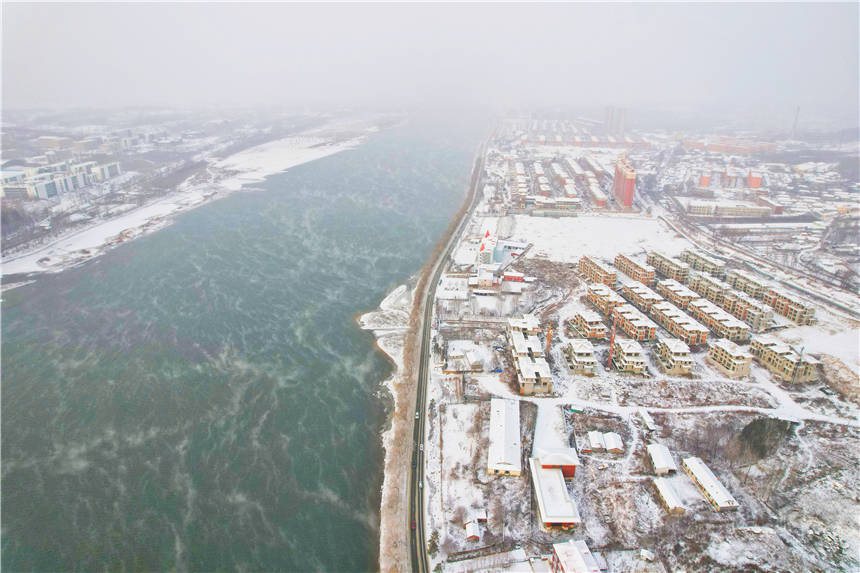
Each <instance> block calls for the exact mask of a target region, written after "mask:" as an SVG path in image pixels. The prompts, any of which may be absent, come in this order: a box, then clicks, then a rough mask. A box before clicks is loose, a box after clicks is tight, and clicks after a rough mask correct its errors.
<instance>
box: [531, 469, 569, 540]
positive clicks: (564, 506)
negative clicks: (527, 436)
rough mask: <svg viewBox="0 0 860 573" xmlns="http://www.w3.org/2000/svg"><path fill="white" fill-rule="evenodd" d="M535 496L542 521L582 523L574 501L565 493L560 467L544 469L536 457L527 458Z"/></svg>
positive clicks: (565, 486) (565, 488) (565, 485)
mask: <svg viewBox="0 0 860 573" xmlns="http://www.w3.org/2000/svg"><path fill="white" fill-rule="evenodd" d="M529 467H530V468H531V473H532V484H533V485H534V490H535V497H536V498H537V501H538V510H539V511H540V516H541V521H542V522H543V523H558V524H562V523H574V524H580V523H582V518H581V517H580V516H579V510H578V509H577V507H576V503H574V501H573V500H572V499H570V495H569V494H568V493H567V484H565V481H564V475H563V474H562V473H561V470H560V469H544V468H542V467H540V464H539V463H538V460H537V458H529Z"/></svg>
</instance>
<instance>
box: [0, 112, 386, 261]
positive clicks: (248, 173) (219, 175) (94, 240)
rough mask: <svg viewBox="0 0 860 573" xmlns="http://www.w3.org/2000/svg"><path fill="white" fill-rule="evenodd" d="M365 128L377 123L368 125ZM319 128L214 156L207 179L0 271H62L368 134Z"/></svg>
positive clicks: (24, 256)
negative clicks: (341, 136)
mask: <svg viewBox="0 0 860 573" xmlns="http://www.w3.org/2000/svg"><path fill="white" fill-rule="evenodd" d="M335 127H336V125H333V126H332V128H335ZM366 131H367V132H370V131H373V129H372V128H367V129H366ZM318 133H319V130H314V131H312V132H308V133H307V134H305V135H300V136H296V137H287V138H284V139H279V140H277V141H272V142H269V143H264V144H262V145H258V146H256V147H252V148H250V149H246V150H243V151H240V152H238V153H236V154H234V155H231V156H229V157H227V158H225V159H222V160H219V161H210V166H209V174H210V176H211V177H210V180H209V181H207V182H204V183H195V184H189V182H188V181H186V182H184V183H182V184H180V185H179V186H178V187H177V189H176V191H175V192H174V193H171V194H170V195H168V196H166V197H163V198H160V199H157V200H156V201H154V202H152V203H150V204H148V205H145V206H142V207H140V208H137V209H134V210H133V211H129V212H126V213H124V214H122V215H120V216H118V217H114V218H111V219H107V220H99V221H95V222H94V223H93V224H92V225H91V226H89V227H88V228H87V229H84V230H82V231H76V232H73V233H72V234H69V235H67V236H64V237H60V238H59V239H57V240H55V241H53V242H52V243H51V244H49V245H46V246H40V247H38V248H36V249H35V250H33V251H30V252H27V253H24V254H20V255H16V256H13V257H10V258H7V259H4V260H3V261H2V269H0V271H2V274H3V275H11V274H18V273H37V272H58V271H61V270H63V269H65V268H68V267H70V266H74V265H77V264H80V263H82V262H84V261H86V260H89V259H91V258H93V257H97V256H98V255H100V254H102V253H103V252H105V251H106V250H108V249H110V248H112V247H114V246H116V245H118V244H121V243H123V242H126V241H128V240H131V239H133V238H136V237H139V236H141V235H144V234H147V233H150V232H152V231H155V230H157V229H160V228H162V227H164V226H165V225H167V224H169V223H170V221H171V219H172V218H173V217H174V216H176V215H177V214H179V213H182V212H184V211H187V210H189V209H192V208H194V207H197V206H199V205H201V204H203V203H205V202H207V201H209V200H212V199H214V198H220V197H224V196H226V195H227V194H229V193H231V192H234V191H236V190H238V189H240V188H241V187H242V186H243V185H248V184H251V183H257V182H260V181H263V180H264V179H265V178H266V177H268V176H270V175H273V174H275V173H280V172H282V171H286V170H287V169H289V168H291V167H295V166H297V165H301V164H303V163H308V162H310V161H314V160H316V159H321V158H323V157H327V156H329V155H333V154H335V153H338V152H341V151H344V150H346V149H352V148H354V147H356V146H358V145H360V144H361V142H362V141H363V140H364V136H358V137H353V138H351V139H346V140H337V139H335V138H333V137H331V136H328V137H324V136H322V135H319V134H318Z"/></svg>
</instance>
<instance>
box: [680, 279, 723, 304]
mask: <svg viewBox="0 0 860 573" xmlns="http://www.w3.org/2000/svg"><path fill="white" fill-rule="evenodd" d="M687 284H688V285H689V286H690V288H691V289H692V290H694V291H696V292H697V293H699V294H700V295H702V297H703V298H706V299H708V300H709V301H711V302H713V303H714V304H718V305H722V304H723V299H724V298H725V296H726V293H727V292H731V291H732V287H731V286H730V285H729V284H728V283H726V282H723V281H721V280H720V279H718V278H716V277H712V276H710V275H706V274H704V273H696V272H692V273H690V278H689V279H688V280H687Z"/></svg>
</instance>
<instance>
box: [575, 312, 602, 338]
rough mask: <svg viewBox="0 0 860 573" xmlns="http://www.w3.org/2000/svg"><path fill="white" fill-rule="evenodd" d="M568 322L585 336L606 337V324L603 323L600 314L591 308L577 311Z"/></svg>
mask: <svg viewBox="0 0 860 573" xmlns="http://www.w3.org/2000/svg"><path fill="white" fill-rule="evenodd" d="M570 324H571V325H572V326H573V328H574V329H575V330H576V332H578V333H579V335H580V336H584V337H585V338H596V339H603V338H606V332H607V331H606V325H605V324H603V320H602V319H601V318H600V315H599V314H597V313H596V312H594V311H593V310H580V311H577V313H576V314H575V315H574V316H573V320H571V321H570Z"/></svg>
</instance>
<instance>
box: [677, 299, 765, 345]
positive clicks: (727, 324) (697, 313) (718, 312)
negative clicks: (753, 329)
mask: <svg viewBox="0 0 860 573" xmlns="http://www.w3.org/2000/svg"><path fill="white" fill-rule="evenodd" d="M687 312H689V313H690V316H692V317H693V318H695V319H696V320H698V321H699V322H701V323H703V324H704V325H705V326H707V327H708V328H710V329H711V330H713V331H714V334H716V335H717V336H718V337H720V338H728V339H729V340H731V341H733V342H743V341H746V340H749V337H750V327H749V325H747V323H745V322H744V321H742V320H738V319H737V318H735V317H734V316H732V315H731V314H729V313H728V312H726V311H725V310H723V309H721V308H720V307H718V306H717V305H715V304H714V303H712V302H711V301H709V300H705V299H703V298H700V299H698V300H694V301H693V302H691V303H690V305H689V306H688V307H687Z"/></svg>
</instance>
